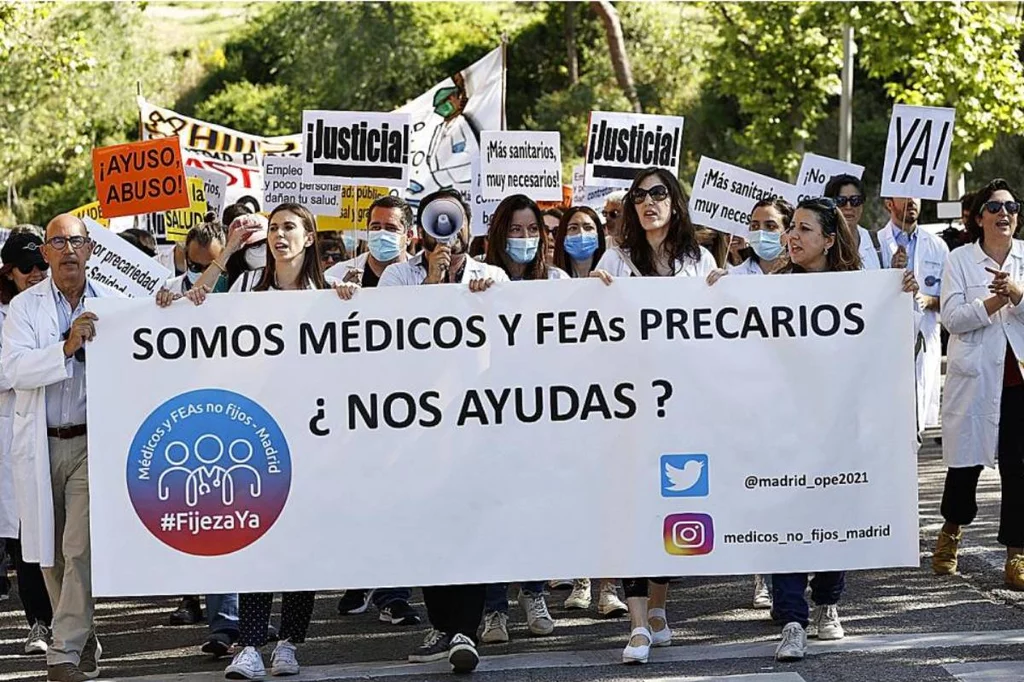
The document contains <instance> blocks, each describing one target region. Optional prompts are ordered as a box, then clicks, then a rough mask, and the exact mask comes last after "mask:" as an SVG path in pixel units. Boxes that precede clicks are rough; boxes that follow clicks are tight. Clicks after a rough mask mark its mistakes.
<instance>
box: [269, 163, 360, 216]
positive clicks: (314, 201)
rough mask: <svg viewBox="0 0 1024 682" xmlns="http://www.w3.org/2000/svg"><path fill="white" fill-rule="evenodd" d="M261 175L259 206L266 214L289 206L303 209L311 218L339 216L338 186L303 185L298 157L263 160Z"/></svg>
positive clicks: (328, 183)
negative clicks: (261, 202) (288, 203)
mask: <svg viewBox="0 0 1024 682" xmlns="http://www.w3.org/2000/svg"><path fill="white" fill-rule="evenodd" d="M263 175H264V180H263V206H264V207H265V208H266V209H267V210H271V209H273V208H274V207H275V206H278V205H280V204H283V203H285V202H291V203H296V204H299V205H301V206H305V207H306V208H308V209H309V211H310V212H311V213H312V214H313V215H318V216H337V215H340V214H341V187H342V186H341V184H340V183H337V182H330V181H328V182H323V181H314V182H304V181H303V163H302V159H300V158H299V157H296V156H267V157H264V159H263Z"/></svg>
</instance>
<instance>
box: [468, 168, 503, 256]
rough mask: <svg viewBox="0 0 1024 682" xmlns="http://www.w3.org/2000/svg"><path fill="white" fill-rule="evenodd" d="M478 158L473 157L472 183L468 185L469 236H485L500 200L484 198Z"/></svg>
mask: <svg viewBox="0 0 1024 682" xmlns="http://www.w3.org/2000/svg"><path fill="white" fill-rule="evenodd" d="M481 177H482V176H481V174H480V158H479V157H477V158H475V159H473V183H472V184H471V185H470V204H469V206H470V213H472V215H471V216H470V219H469V234H470V236H471V237H486V236H487V230H488V229H489V228H490V226H491V216H493V215H494V212H495V211H496V210H497V208H498V204H500V203H501V202H500V201H495V200H490V201H489V200H487V199H484V195H483V190H482V188H481V187H480V182H481Z"/></svg>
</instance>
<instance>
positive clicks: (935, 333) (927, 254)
mask: <svg viewBox="0 0 1024 682" xmlns="http://www.w3.org/2000/svg"><path fill="white" fill-rule="evenodd" d="M893 230H899V228H898V227H896V226H895V225H893V223H892V222H891V221H890V222H889V224H888V225H886V226H885V227H883V228H882V229H881V230H879V232H878V241H879V244H880V245H881V247H882V254H881V255H882V267H883V268H888V267H890V266H891V263H892V257H893V256H894V255H895V254H896V249H897V244H896V239H895V237H894V236H893ZM869 238H870V237H869ZM948 255H949V247H948V246H946V242H944V241H942V240H941V239H939V238H938V237H936V236H935V235H933V234H931V233H930V232H927V231H926V230H922V229H921V228H918V229H917V247H916V249H915V251H914V276H915V277H916V279H917V283H918V285H919V286H920V287H921V293H922V294H927V295H928V296H939V295H940V294H941V292H942V270H943V267H944V265H945V263H946V257H947V256H948ZM915 307H916V306H915ZM921 312H922V316H921V334H922V335H923V336H924V350H922V351H921V353H919V354H918V356H917V359H916V365H915V373H916V376H917V420H918V424H919V426H920V427H921V428H928V427H933V426H938V424H939V395H940V393H941V386H942V329H941V327H940V326H939V313H938V312H936V311H934V310H924V311H921Z"/></svg>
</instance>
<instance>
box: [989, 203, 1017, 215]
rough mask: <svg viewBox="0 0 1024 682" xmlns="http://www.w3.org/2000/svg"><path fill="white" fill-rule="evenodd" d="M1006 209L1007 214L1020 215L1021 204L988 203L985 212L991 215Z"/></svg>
mask: <svg viewBox="0 0 1024 682" xmlns="http://www.w3.org/2000/svg"><path fill="white" fill-rule="evenodd" d="M1004 208H1005V209H1006V212H1007V213H1009V214H1010V215H1017V214H1018V213H1020V204H1019V203H1017V202H1016V201H986V202H985V210H986V211H988V212H989V213H992V214H995V213H999V212H1000V211H1001V210H1003V209H1004Z"/></svg>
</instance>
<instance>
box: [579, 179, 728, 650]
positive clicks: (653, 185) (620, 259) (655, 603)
mask: <svg viewBox="0 0 1024 682" xmlns="http://www.w3.org/2000/svg"><path fill="white" fill-rule="evenodd" d="M623 207H624V209H625V212H624V214H623V220H622V241H621V244H620V247H617V248H614V249H610V250H608V251H605V254H604V256H602V257H601V260H600V261H599V262H598V264H597V268H596V269H595V270H594V272H592V273H591V275H590V276H591V277H597V278H599V279H600V280H601V281H602V282H604V283H605V284H609V285H610V284H612V282H613V281H614V279H615V278H616V277H634V276H635V277H701V278H703V277H706V276H707V275H708V273H710V272H711V271H712V270H714V268H715V260H714V258H712V257H711V254H710V253H708V251H707V249H705V248H704V247H702V246H700V245H699V244H698V243H697V236H696V234H695V231H694V228H693V223H691V222H690V214H689V212H688V211H687V210H686V195H685V193H684V192H683V189H682V187H680V186H679V181H678V180H676V178H675V176H674V175H672V174H671V173H669V172H668V171H666V170H663V169H661V168H647V169H645V170H642V171H640V172H639V173H637V175H636V177H635V178H634V179H633V184H632V186H631V187H630V189H629V192H628V193H627V195H626V201H624V202H623ZM668 582H669V579H668V578H628V579H627V578H624V579H623V581H622V585H623V588H624V591H625V593H626V603H627V604H628V606H629V620H630V625H631V627H632V632H631V633H630V637H629V642H628V643H627V645H626V648H625V649H624V650H623V652H622V662H623V663H646V662H647V659H648V658H649V656H650V652H651V647H652V646H656V647H657V646H669V645H670V644H672V630H671V628H669V626H668V616H667V614H666V612H665V603H666V601H667V599H668ZM650 585H653V587H650Z"/></svg>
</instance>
